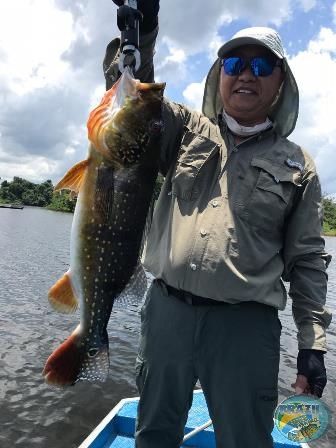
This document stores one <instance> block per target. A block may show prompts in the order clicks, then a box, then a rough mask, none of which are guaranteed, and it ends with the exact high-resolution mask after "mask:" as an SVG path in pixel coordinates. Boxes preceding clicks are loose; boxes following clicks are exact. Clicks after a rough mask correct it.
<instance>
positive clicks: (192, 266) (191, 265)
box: [189, 263, 197, 271]
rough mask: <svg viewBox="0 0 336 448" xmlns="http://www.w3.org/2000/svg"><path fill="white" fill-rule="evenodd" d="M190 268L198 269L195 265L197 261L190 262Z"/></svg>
mask: <svg viewBox="0 0 336 448" xmlns="http://www.w3.org/2000/svg"><path fill="white" fill-rule="evenodd" d="M189 266H190V269H191V270H192V271H196V269H197V266H196V265H195V263H190V265H189Z"/></svg>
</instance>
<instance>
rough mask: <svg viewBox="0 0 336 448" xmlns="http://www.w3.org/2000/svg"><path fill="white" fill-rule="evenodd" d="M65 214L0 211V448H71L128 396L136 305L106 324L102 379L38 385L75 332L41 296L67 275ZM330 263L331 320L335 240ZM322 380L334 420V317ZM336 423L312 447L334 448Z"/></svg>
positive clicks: (289, 356) (292, 338)
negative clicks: (106, 357) (50, 361)
mask: <svg viewBox="0 0 336 448" xmlns="http://www.w3.org/2000/svg"><path fill="white" fill-rule="evenodd" d="M71 221H72V215H71V214H65V213H58V212H52V211H48V210H43V209H38V208H29V207H27V208H25V209H23V210H8V209H0V448H11V447H14V446H15V447H22V448H23V447H24V448H32V447H40V448H76V447H77V446H78V445H79V444H80V442H81V441H82V440H83V439H84V438H85V437H86V436H87V435H88V433H89V432H90V431H91V430H92V429H93V427H94V426H95V425H96V424H97V423H98V422H99V421H100V420H101V419H102V418H103V417H104V416H105V415H106V414H107V413H108V412H109V411H110V409H111V408H112V407H113V406H114V405H115V404H116V403H117V402H118V401H119V400H120V399H121V398H125V397H131V396H136V395H137V391H136V387H135V383H134V367H133V366H134V360H135V354H136V349H137V343H138V331H139V313H138V308H139V307H138V306H128V307H127V308H126V309H123V307H122V306H121V305H118V306H117V307H116V308H115V309H114V311H113V313H112V316H111V319H110V324H109V336H110V361H111V369H110V375H109V379H108V381H107V382H106V383H103V384H90V383H78V384H76V386H75V387H71V388H68V389H57V388H53V387H50V386H48V385H47V384H45V383H44V380H43V378H42V376H41V371H42V369H43V365H44V362H45V360H46V358H47V357H48V356H49V354H50V353H51V351H52V350H53V349H54V348H55V347H56V346H57V345H58V344H59V343H60V342H62V341H63V340H64V339H65V338H66V337H67V336H68V335H69V334H70V332H71V331H72V330H73V329H74V328H75V326H76V325H77V323H78V321H79V314H78V313H76V314H75V315H72V316H64V315H61V314H57V313H56V312H54V311H53V310H51V309H50V307H49V304H48V301H47V292H48V290H49V288H50V286H51V285H52V284H53V283H54V282H55V281H56V280H57V279H58V278H59V277H60V276H61V274H62V273H63V272H65V271H66V270H67V269H68V263H69V239H70V228H71ZM326 246H327V250H328V251H329V252H330V253H331V254H332V255H333V256H334V262H333V263H332V264H331V265H330V268H329V293H328V303H329V308H331V309H332V310H333V311H334V315H336V238H327V239H326ZM280 318H281V321H282V325H283V330H282V339H281V346H282V348H281V350H282V352H281V364H280V380H279V392H280V400H281V401H282V400H283V399H284V398H286V397H288V396H289V395H292V394H293V391H292V389H291V387H290V384H291V383H292V382H293V381H294V379H295V375H296V353H297V345H296V329H295V326H294V323H293V319H292V316H291V307H290V300H289V301H288V304H287V308H286V310H285V311H283V312H281V315H280ZM328 341H329V352H328V354H327V355H326V357H325V359H326V364H327V368H328V375H329V381H328V384H327V387H326V389H325V393H324V396H323V398H324V401H325V402H326V403H327V404H328V405H329V407H330V408H331V410H332V413H333V415H334V419H335V418H336V417H335V410H336V318H335V319H334V321H333V322H332V324H331V325H330V327H329V330H328ZM335 428H336V422H334V423H333V425H332V427H331V429H330V430H329V432H328V433H327V434H326V435H325V436H324V437H323V438H321V439H319V440H317V441H316V442H313V443H311V444H310V445H311V446H312V447H322V448H334V447H335V446H336V429H335Z"/></svg>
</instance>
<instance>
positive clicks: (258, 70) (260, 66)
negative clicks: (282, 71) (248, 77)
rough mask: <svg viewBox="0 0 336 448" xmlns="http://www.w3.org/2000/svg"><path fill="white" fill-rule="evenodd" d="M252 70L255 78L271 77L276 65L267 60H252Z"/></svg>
mask: <svg viewBox="0 0 336 448" xmlns="http://www.w3.org/2000/svg"><path fill="white" fill-rule="evenodd" d="M250 63H251V70H252V73H253V74H254V76H269V75H271V74H272V72H273V69H274V65H275V64H274V63H273V62H272V61H271V60H269V59H267V58H262V57H261V58H253V59H251V62H250Z"/></svg>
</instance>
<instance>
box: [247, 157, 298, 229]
mask: <svg viewBox="0 0 336 448" xmlns="http://www.w3.org/2000/svg"><path fill="white" fill-rule="evenodd" d="M251 165H252V167H254V168H255V169H257V170H258V178H257V183H256V184H255V187H254V189H253V190H252V194H251V195H250V197H249V198H246V202H245V201H244V202H245V205H244V206H243V209H242V217H243V218H244V219H245V220H247V221H248V222H249V224H251V226H253V227H257V228H262V229H265V230H270V231H271V230H275V229H276V228H278V229H279V228H281V227H282V225H283V223H284V219H285V217H286V214H287V213H288V212H289V210H290V203H291V199H292V197H293V195H294V194H295V192H296V191H297V188H299V187H300V185H301V183H300V182H301V172H300V171H299V169H298V168H290V167H287V166H286V165H285V163H284V164H283V165H277V164H275V163H273V161H271V160H266V159H258V158H254V159H252V162H251Z"/></svg>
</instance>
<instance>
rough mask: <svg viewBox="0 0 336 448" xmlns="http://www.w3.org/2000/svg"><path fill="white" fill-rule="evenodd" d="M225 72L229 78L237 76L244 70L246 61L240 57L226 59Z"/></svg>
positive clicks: (224, 62)
mask: <svg viewBox="0 0 336 448" xmlns="http://www.w3.org/2000/svg"><path fill="white" fill-rule="evenodd" d="M223 68H224V72H225V73H226V74H227V75H229V76H236V75H239V73H240V72H241V71H242V69H243V68H244V61H243V59H242V58H239V57H232V58H226V59H224V60H223Z"/></svg>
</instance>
